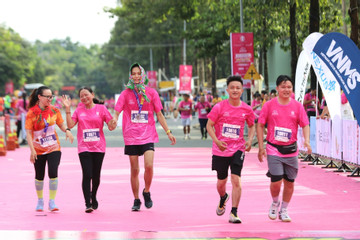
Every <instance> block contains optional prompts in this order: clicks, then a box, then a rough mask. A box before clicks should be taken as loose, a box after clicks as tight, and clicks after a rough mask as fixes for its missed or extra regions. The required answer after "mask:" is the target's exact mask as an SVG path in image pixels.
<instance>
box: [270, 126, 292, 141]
mask: <svg viewBox="0 0 360 240" xmlns="http://www.w3.org/2000/svg"><path fill="white" fill-rule="evenodd" d="M274 134H275V136H274V137H275V140H276V141H280V142H289V141H290V139H291V129H288V128H282V127H275V132H274Z"/></svg>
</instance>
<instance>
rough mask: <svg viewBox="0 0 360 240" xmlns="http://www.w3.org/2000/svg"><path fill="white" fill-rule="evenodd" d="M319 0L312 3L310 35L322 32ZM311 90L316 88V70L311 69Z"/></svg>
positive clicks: (313, 0)
mask: <svg viewBox="0 0 360 240" xmlns="http://www.w3.org/2000/svg"><path fill="white" fill-rule="evenodd" d="M319 9H320V7H319V0H311V1H310V26H309V31H310V33H313V32H319V30H320V17H319V14H320V13H319V12H320V10H319ZM310 85H311V88H316V75H315V72H314V70H313V69H312V68H311V84H310Z"/></svg>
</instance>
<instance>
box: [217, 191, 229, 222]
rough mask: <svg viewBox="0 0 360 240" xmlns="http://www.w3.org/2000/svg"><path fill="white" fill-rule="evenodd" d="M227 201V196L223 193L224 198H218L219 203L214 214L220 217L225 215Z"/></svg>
mask: <svg viewBox="0 0 360 240" xmlns="http://www.w3.org/2000/svg"><path fill="white" fill-rule="evenodd" d="M228 200H229V194H227V193H225V196H224V198H222V197H220V203H219V205H218V207H217V208H216V214H217V215H218V216H221V215H223V214H224V213H225V206H226V202H227V201H228Z"/></svg>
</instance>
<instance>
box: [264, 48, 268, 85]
mask: <svg viewBox="0 0 360 240" xmlns="http://www.w3.org/2000/svg"><path fill="white" fill-rule="evenodd" d="M263 52H264V83H265V89H266V90H267V91H269V70H268V61H267V49H266V47H264V48H263Z"/></svg>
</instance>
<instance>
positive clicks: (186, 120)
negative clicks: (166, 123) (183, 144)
mask: <svg viewBox="0 0 360 240" xmlns="http://www.w3.org/2000/svg"><path fill="white" fill-rule="evenodd" d="M183 99H184V100H183V101H181V102H180V104H179V111H180V114H181V122H182V125H183V130H184V139H185V140H186V139H190V124H191V118H190V117H191V113H192V102H191V100H190V96H189V94H186V93H185V94H183Z"/></svg>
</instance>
